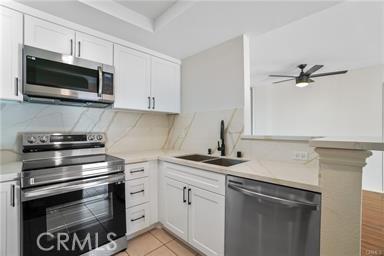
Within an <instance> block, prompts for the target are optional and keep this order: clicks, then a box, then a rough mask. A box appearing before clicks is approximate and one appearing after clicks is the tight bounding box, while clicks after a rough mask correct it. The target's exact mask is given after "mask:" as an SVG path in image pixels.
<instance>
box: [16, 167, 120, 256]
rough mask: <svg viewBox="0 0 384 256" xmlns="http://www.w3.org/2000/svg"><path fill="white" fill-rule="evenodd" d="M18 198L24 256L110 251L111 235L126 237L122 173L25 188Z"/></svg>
mask: <svg viewBox="0 0 384 256" xmlns="http://www.w3.org/2000/svg"><path fill="white" fill-rule="evenodd" d="M21 198H22V234H23V236H22V247H23V248H22V251H23V256H35V255H42V256H43V255H81V254H84V253H86V252H89V251H92V250H94V249H96V248H99V247H103V249H104V250H110V251H111V252H115V251H116V248H117V247H119V246H121V245H117V244H116V243H115V244H114V243H113V242H112V241H114V240H119V238H124V239H125V234H126V225H125V186H124V174H123V173H119V174H115V175H109V176H103V177H97V178H91V179H87V180H80V181H75V182H68V183H60V184H55V185H50V186H46V187H38V188H31V189H25V190H23V191H22V197H21ZM120 241H121V239H120ZM107 244H108V245H109V246H105V245H107ZM103 245H104V246H103ZM125 246H126V242H125ZM119 250H121V249H119ZM106 253H108V252H106Z"/></svg>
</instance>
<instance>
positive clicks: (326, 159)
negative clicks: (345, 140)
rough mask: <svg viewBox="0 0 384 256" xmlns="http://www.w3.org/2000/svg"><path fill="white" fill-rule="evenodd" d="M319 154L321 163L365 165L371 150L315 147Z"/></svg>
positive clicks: (351, 165) (348, 165) (352, 165)
mask: <svg viewBox="0 0 384 256" xmlns="http://www.w3.org/2000/svg"><path fill="white" fill-rule="evenodd" d="M315 151H316V153H318V154H319V162H320V165H322V164H326V165H336V166H346V167H359V168H362V167H364V166H365V165H366V164H367V163H366V159H367V158H368V157H370V156H371V155H372V152H371V151H367V150H354V149H335V148H315Z"/></svg>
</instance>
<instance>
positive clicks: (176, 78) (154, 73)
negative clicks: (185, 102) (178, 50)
mask: <svg viewBox="0 0 384 256" xmlns="http://www.w3.org/2000/svg"><path fill="white" fill-rule="evenodd" d="M151 96H152V100H153V102H152V108H153V109H154V110H157V111H161V112H169V113H179V112H180V65H178V64H175V63H172V62H169V61H166V60H163V59H160V58H157V57H152V65H151Z"/></svg>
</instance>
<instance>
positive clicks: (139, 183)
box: [125, 177, 150, 208]
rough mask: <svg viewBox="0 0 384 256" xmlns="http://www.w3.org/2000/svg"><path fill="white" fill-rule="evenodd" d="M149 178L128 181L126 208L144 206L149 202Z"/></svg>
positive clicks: (126, 186)
mask: <svg viewBox="0 0 384 256" xmlns="http://www.w3.org/2000/svg"><path fill="white" fill-rule="evenodd" d="M149 198H150V189H149V178H148V177H146V178H140V179H135V180H128V181H126V182H125V206H126V208H129V207H132V206H136V205H139V204H143V203H146V202H148V201H149Z"/></svg>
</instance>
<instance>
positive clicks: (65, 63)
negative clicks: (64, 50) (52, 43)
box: [23, 46, 114, 103]
mask: <svg viewBox="0 0 384 256" xmlns="http://www.w3.org/2000/svg"><path fill="white" fill-rule="evenodd" d="M23 58H24V59H23V63H24V79H23V93H24V95H26V96H31V97H33V96H35V97H46V98H57V99H68V100H82V101H94V102H105V103H112V102H113V100H114V96H113V71H114V68H113V67H112V66H109V65H104V64H101V63H96V62H93V61H88V60H84V59H80V58H76V57H73V56H71V55H69V56H67V55H62V54H59V53H55V52H50V51H46V50H42V49H38V48H34V47H30V46H24V52H23Z"/></svg>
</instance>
